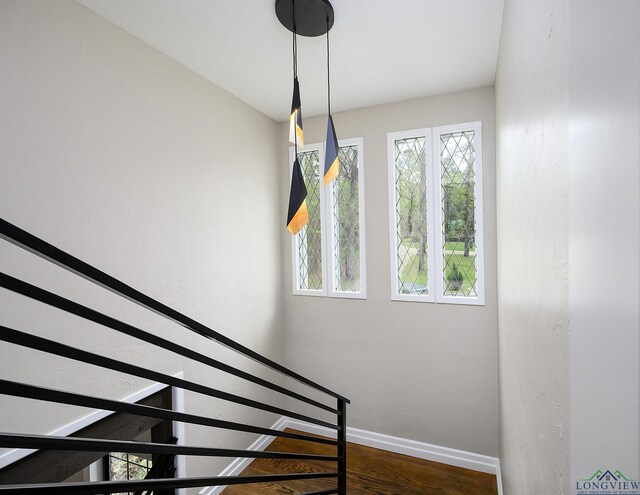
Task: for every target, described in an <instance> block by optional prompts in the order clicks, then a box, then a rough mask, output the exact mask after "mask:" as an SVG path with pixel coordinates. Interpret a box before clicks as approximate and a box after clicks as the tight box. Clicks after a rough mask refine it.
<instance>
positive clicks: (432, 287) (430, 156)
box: [387, 122, 485, 305]
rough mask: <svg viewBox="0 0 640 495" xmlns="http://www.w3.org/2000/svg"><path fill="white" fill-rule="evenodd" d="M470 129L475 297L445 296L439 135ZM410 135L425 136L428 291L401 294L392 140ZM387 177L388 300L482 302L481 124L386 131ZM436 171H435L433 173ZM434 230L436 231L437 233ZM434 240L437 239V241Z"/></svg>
mask: <svg viewBox="0 0 640 495" xmlns="http://www.w3.org/2000/svg"><path fill="white" fill-rule="evenodd" d="M469 130H473V131H474V132H475V135H476V137H477V139H475V142H474V148H475V158H474V172H475V185H474V195H475V198H474V200H475V210H474V220H475V225H476V277H477V281H476V292H477V294H478V295H477V297H465V296H445V295H444V294H443V292H444V284H443V280H442V277H443V271H442V270H443V261H442V257H443V249H442V246H443V244H444V240H443V232H442V208H441V204H442V187H441V184H440V177H441V174H440V166H441V164H440V136H441V135H442V134H447V133H450V132H461V131H469ZM412 137H424V138H425V167H426V174H425V177H426V180H427V243H428V246H427V270H428V273H429V274H430V276H429V277H428V280H427V294H424V295H418V294H401V293H400V291H399V289H400V288H399V287H398V256H397V247H396V225H397V212H396V202H397V196H396V185H395V180H396V172H395V141H396V140H398V139H406V138H412ZM387 155H388V172H389V176H388V180H389V194H388V199H389V248H390V249H389V255H390V268H391V270H390V272H391V280H390V281H391V300H392V301H413V302H435V303H444V304H466V305H484V304H485V298H484V225H483V197H482V123H481V122H468V123H463V124H453V125H445V126H438V127H433V128H430V127H427V128H423V129H413V130H409V131H400V132H391V133H388V134H387ZM436 172H437V173H436ZM436 230H437V233H436ZM436 239H437V240H438V242H437V243H436Z"/></svg>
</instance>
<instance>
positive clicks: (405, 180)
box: [395, 137, 429, 295]
mask: <svg viewBox="0 0 640 495" xmlns="http://www.w3.org/2000/svg"><path fill="white" fill-rule="evenodd" d="M425 143H426V139H425V138H424V137H415V138H407V139H399V140H396V141H395V188H396V205H395V207H396V256H397V264H398V273H397V276H398V291H399V293H401V294H417V295H426V294H427V293H428V287H429V284H428V273H427V177H426V160H425Z"/></svg>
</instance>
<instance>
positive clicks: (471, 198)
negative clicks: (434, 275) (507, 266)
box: [440, 131, 478, 297]
mask: <svg viewBox="0 0 640 495" xmlns="http://www.w3.org/2000/svg"><path fill="white" fill-rule="evenodd" d="M474 138H475V133H474V132H473V131H465V132H454V133H451V134H442V135H441V136H440V166H441V167H440V168H441V174H442V175H441V184H442V204H441V205H440V206H441V208H442V233H443V236H442V237H443V240H444V244H443V246H442V253H443V267H444V269H443V274H442V277H443V287H444V294H445V295H449V296H462V297H477V295H478V293H477V281H478V278H477V273H476V256H477V255H476V242H475V241H476V224H475V192H474V188H475V169H474V159H475V150H474Z"/></svg>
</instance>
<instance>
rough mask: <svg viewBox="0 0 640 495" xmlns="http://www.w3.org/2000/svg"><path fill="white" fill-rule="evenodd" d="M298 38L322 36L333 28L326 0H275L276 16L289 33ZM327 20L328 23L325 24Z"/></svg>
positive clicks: (331, 16)
mask: <svg viewBox="0 0 640 495" xmlns="http://www.w3.org/2000/svg"><path fill="white" fill-rule="evenodd" d="M294 1H295V13H296V14H295V15H296V19H295V21H296V22H295V32H296V34H299V35H300V36H307V37H314V36H322V35H323V34H325V33H326V32H327V31H328V29H331V27H332V26H333V7H332V6H331V3H329V1H328V0H276V16H278V20H279V21H280V22H281V23H282V25H283V26H284V27H286V28H287V29H288V30H289V31H292V32H293V30H294V23H293V12H294ZM327 18H328V19H329V22H328V23H327Z"/></svg>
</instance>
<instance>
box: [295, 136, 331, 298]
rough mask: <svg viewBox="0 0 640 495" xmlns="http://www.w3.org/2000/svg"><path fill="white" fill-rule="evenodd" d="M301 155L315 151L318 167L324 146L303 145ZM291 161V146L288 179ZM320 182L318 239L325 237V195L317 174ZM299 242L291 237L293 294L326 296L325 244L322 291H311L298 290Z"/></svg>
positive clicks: (323, 248)
mask: <svg viewBox="0 0 640 495" xmlns="http://www.w3.org/2000/svg"><path fill="white" fill-rule="evenodd" d="M299 151H301V152H303V153H307V152H309V151H317V152H318V163H319V164H320V166H322V164H324V144H323V143H311V144H307V143H305V145H304V149H303V150H299ZM293 159H294V148H293V146H291V147H289V177H291V173H292V172H293ZM319 175H320V177H319V180H320V211H321V216H322V218H321V219H320V220H321V222H320V237H321V238H324V237H325V221H324V217H325V213H324V212H325V211H326V205H325V194H324V191H323V188H324V183H323V182H322V174H319ZM299 242H300V236H299V235H297V234H296V235H292V236H291V278H292V283H293V294H295V295H299V296H324V297H326V296H327V263H326V261H327V253H326V246H325V244H326V243H325V242H322V245H321V247H320V258H321V262H322V289H319V290H313V289H300V270H298V263H297V260H298V244H299Z"/></svg>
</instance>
